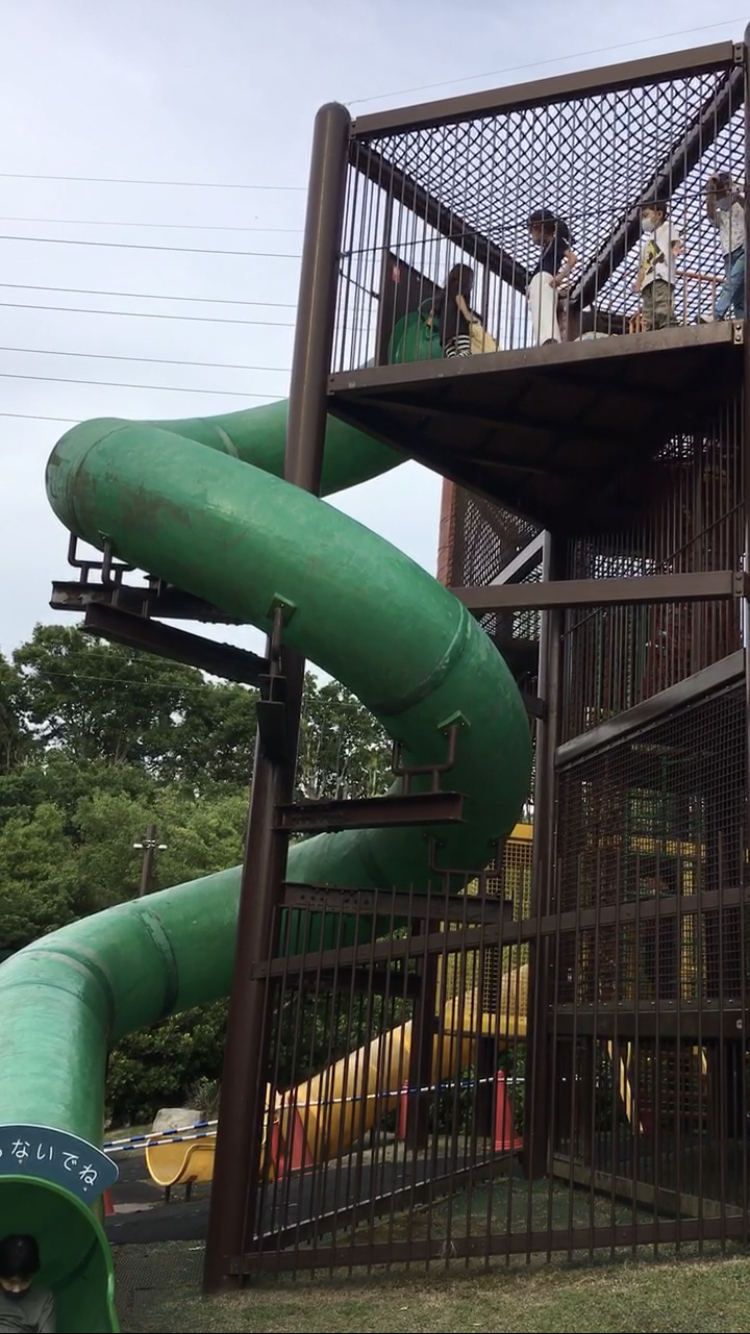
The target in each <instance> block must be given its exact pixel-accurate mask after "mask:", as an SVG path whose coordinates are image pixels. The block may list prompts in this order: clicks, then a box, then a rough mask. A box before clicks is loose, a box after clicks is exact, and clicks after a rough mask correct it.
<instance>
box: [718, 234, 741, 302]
mask: <svg viewBox="0 0 750 1334" xmlns="http://www.w3.org/2000/svg"><path fill="white" fill-rule="evenodd" d="M726 286H727V288H728V295H729V300H728V302H727V309H728V308H729V306H730V305H731V307H732V310H733V311H734V318H735V319H736V320H744V318H745V247H744V246H743V247H742V249H741V250H735V252H734V254H733V255H732V256H731V263H730V265H729V272H728V274H727V283H726ZM717 313H718V302H717Z"/></svg>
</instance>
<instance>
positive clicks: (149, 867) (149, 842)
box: [133, 824, 167, 899]
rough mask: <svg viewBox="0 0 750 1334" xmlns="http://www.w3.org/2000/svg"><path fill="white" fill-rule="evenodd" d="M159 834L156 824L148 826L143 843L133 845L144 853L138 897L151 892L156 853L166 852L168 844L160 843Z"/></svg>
mask: <svg viewBox="0 0 750 1334" xmlns="http://www.w3.org/2000/svg"><path fill="white" fill-rule="evenodd" d="M158 840H159V834H158V831H157V828H156V825H155V824H150V825H147V826H146V832H145V834H144V835H143V841H142V842H141V843H134V844H133V847H134V848H136V849H137V850H138V851H139V852H142V853H143V860H142V863H141V883H140V885H139V886H138V898H139V899H142V898H143V896H144V894H149V893H150V892H151V876H152V874H153V870H154V853H155V852H157V851H158V852H166V850H167V844H166V843H160V842H159V841H158Z"/></svg>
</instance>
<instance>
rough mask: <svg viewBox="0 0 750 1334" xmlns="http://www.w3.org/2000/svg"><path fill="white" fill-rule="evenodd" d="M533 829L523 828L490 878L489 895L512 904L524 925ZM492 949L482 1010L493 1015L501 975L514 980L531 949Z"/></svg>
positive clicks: (486, 959) (487, 952) (487, 954)
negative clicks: (513, 977)
mask: <svg viewBox="0 0 750 1334" xmlns="http://www.w3.org/2000/svg"><path fill="white" fill-rule="evenodd" d="M531 835H532V826H531V825H521V826H519V827H518V828H517V829H516V830H515V831H514V834H513V835H511V837H510V838H509V839H507V841H506V843H505V847H504V848H503V853H502V857H501V858H500V864H499V866H498V869H497V874H495V875H493V874H492V873H490V874H488V876H487V893H488V894H492V895H493V896H494V897H496V898H499V899H504V900H505V901H506V902H507V903H510V904H512V912H513V917H514V919H515V920H516V921H521V920H522V919H523V918H524V917H528V916H529V915H530V913H531V864H532V855H533V842H532V838H531ZM500 956H501V951H500V950H499V949H498V948H497V947H496V946H492V945H490V946H488V947H487V949H486V950H485V951H484V960H483V973H482V1009H483V1010H485V1011H491V1010H492V1009H493V1007H494V1005H495V1004H496V997H497V995H498V988H499V986H500V979H501V973H503V974H505V975H506V976H512V975H514V974H516V973H517V972H518V970H519V969H520V968H523V966H524V964H526V963H528V947H527V946H523V945H522V946H518V947H514V946H511V947H509V948H508V949H505V950H503V951H502V964H501V957H500Z"/></svg>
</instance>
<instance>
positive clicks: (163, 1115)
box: [151, 1107, 203, 1134]
mask: <svg viewBox="0 0 750 1334" xmlns="http://www.w3.org/2000/svg"><path fill="white" fill-rule="evenodd" d="M202 1120H203V1117H202V1116H201V1113H200V1112H197V1111H196V1110H195V1108H194V1107H161V1108H160V1109H159V1111H158V1112H157V1113H156V1116H155V1117H154V1124H153V1125H152V1127H151V1129H152V1131H154V1132H155V1133H156V1134H163V1133H164V1131H165V1130H180V1129H181V1128H182V1127H183V1126H192V1125H194V1124H195V1122H196V1121H202Z"/></svg>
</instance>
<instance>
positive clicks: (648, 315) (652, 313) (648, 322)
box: [641, 283, 658, 332]
mask: <svg viewBox="0 0 750 1334" xmlns="http://www.w3.org/2000/svg"><path fill="white" fill-rule="evenodd" d="M655 286H656V284H655V283H648V285H647V286H646V287H644V288H643V291H642V292H641V319H642V321H643V327H644V329H645V330H646V331H647V332H650V331H651V330H652V329H656V328H658V325H657V324H656V303H655V301H654V287H655Z"/></svg>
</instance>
